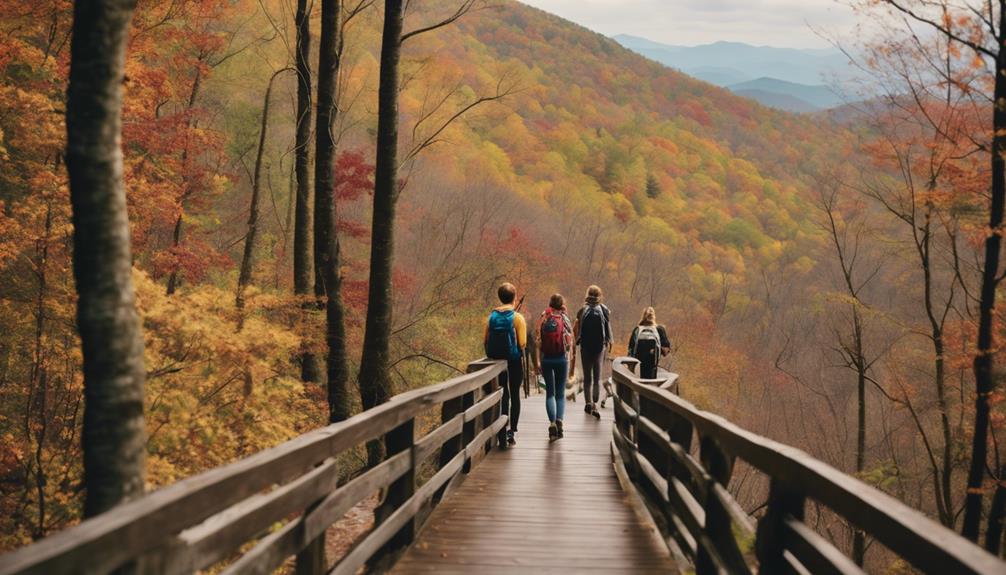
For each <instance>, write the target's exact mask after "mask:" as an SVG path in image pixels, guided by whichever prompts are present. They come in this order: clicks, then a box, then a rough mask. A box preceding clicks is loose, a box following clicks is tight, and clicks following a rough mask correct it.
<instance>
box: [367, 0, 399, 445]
mask: <svg viewBox="0 0 1006 575" xmlns="http://www.w3.org/2000/svg"><path fill="white" fill-rule="evenodd" d="M402 16H403V14H402V0H386V1H385V3H384V31H383V36H382V38H381V72H380V84H379V87H378V94H377V101H378V111H377V159H376V166H375V168H374V214H373V220H372V230H371V234H372V236H371V250H370V290H369V293H368V297H367V327H366V330H365V334H364V338H363V353H362V358H361V360H360V375H359V385H360V399H361V400H362V401H363V407H364V409H369V408H371V407H374V406H375V405H379V404H381V403H384V402H386V401H387V400H388V399H389V398H390V397H391V395H392V394H391V377H390V374H389V373H388V369H389V340H390V337H391V320H392V316H391V314H392V290H391V270H392V258H393V255H394V226H395V200H396V195H397V194H396V186H397V180H398V62H399V57H400V55H401V37H402ZM381 451H382V449H381V447H380V446H378V445H376V444H375V445H371V446H369V449H368V453H369V460H370V463H371V464H374V463H376V462H377V461H379V460H380V458H381Z"/></svg>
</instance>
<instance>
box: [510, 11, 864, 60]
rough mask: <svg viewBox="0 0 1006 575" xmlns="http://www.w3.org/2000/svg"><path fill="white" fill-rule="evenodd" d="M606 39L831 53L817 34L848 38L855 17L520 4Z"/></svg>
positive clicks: (823, 13) (828, 13) (844, 14)
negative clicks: (733, 44) (725, 42)
mask: <svg viewBox="0 0 1006 575" xmlns="http://www.w3.org/2000/svg"><path fill="white" fill-rule="evenodd" d="M521 1H522V2H524V3H525V4H530V5H531V6H535V7H538V8H541V9H542V10H546V11H548V12H552V13H553V14H558V15H559V16H562V17H563V18H566V19H567V20H572V21H574V22H576V23H578V24H581V25H583V26H586V27H587V28H590V29H592V30H595V31H597V32H600V33H602V34H605V35H608V36H612V35H615V34H620V33H623V34H632V35H633V36H642V37H643V38H649V39H651V40H656V41H658V42H664V43H666V44H682V45H688V46H691V45H696V44H708V43H711V42H716V41H718V40H728V41H734V42H747V43H749V44H755V45H764V46H783V47H792V48H827V47H829V44H828V42H827V41H826V40H824V39H823V38H821V37H820V36H819V35H817V34H816V33H815V31H814V30H812V28H814V29H818V30H822V31H824V32H826V33H827V34H828V35H832V36H833V35H835V34H838V35H847V34H848V33H849V31H851V30H852V28H853V25H854V22H855V18H854V16H853V14H852V11H851V10H850V9H849V8H848V7H846V6H844V5H841V4H838V3H836V2H835V0H521Z"/></svg>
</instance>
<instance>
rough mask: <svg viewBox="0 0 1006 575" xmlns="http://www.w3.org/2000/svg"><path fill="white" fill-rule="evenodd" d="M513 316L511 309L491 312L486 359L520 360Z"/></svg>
mask: <svg viewBox="0 0 1006 575" xmlns="http://www.w3.org/2000/svg"><path fill="white" fill-rule="evenodd" d="M513 316H514V311H513V310H512V309H508V310H506V311H499V310H493V312H492V313H491V314H489V335H488V336H487V337H486V357H488V358H489V359H520V347H519V346H518V345H517V331H516V330H515V329H514V327H513Z"/></svg>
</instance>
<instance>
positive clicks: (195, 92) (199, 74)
mask: <svg viewBox="0 0 1006 575" xmlns="http://www.w3.org/2000/svg"><path fill="white" fill-rule="evenodd" d="M202 80H203V71H202V68H200V67H199V65H198V64H197V65H196V77H195V78H194V79H193V80H192V89H191V90H190V91H189V102H188V104H187V105H186V107H185V113H186V114H187V116H188V119H187V120H186V124H187V127H189V128H193V127H195V125H196V123H195V122H193V121H192V109H193V108H195V107H196V99H197V98H199V88H200V87H201V86H202V84H203V82H202ZM188 161H189V148H188V143H186V144H185V149H184V150H182V166H184V167H188ZM191 191H192V188H191V186H188V187H187V189H186V191H185V193H184V194H182V198H181V200H180V201H179V202H178V219H177V220H175V230H174V232H173V233H172V234H171V238H172V242H171V246H172V248H173V249H175V250H177V249H178V247H179V246H180V245H182V221H183V219H184V216H185V198H186V196H188V195H189V193H191ZM178 281H179V280H178V268H177V267H176V268H175V269H173V270H171V275H170V276H168V287H167V295H174V294H175V291H176V290H177V289H178Z"/></svg>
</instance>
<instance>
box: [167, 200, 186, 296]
mask: <svg viewBox="0 0 1006 575" xmlns="http://www.w3.org/2000/svg"><path fill="white" fill-rule="evenodd" d="M182 214H183V212H181V211H180V212H178V219H177V220H175V231H174V233H172V234H171V238H172V242H171V245H172V246H173V247H174V248H175V249H178V246H180V245H181V244H182ZM177 289H178V270H177V269H174V270H171V275H170V276H168V289H167V292H166V293H167V295H174V294H175V291H176V290H177Z"/></svg>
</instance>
